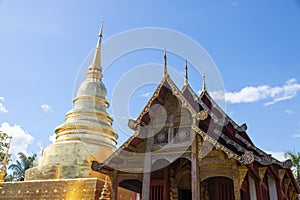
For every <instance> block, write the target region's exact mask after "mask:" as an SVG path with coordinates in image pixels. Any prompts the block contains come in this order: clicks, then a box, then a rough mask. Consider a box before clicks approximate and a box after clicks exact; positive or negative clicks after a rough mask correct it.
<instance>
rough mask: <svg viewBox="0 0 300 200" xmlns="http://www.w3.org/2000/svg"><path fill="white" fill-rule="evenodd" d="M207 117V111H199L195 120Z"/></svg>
mask: <svg viewBox="0 0 300 200" xmlns="http://www.w3.org/2000/svg"><path fill="white" fill-rule="evenodd" d="M207 117H208V111H207V110H201V111H200V112H199V113H198V115H197V119H198V120H202V121H203V120H205V119H206V118H207Z"/></svg>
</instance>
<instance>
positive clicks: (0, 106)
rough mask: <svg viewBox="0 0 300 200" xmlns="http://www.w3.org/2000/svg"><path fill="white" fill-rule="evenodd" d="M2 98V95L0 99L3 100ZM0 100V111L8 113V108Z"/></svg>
mask: <svg viewBox="0 0 300 200" xmlns="http://www.w3.org/2000/svg"><path fill="white" fill-rule="evenodd" d="M4 100H5V99H4V97H0V101H2V102H4ZM2 102H0V112H3V113H8V110H7V109H6V108H5V107H4V105H3V103H2Z"/></svg>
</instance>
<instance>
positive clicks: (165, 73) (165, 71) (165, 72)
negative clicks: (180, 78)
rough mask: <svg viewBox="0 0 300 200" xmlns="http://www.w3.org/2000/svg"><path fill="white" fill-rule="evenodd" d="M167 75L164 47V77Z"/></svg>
mask: <svg viewBox="0 0 300 200" xmlns="http://www.w3.org/2000/svg"><path fill="white" fill-rule="evenodd" d="M167 75H168V69H167V50H166V47H165V51H164V77H165V76H167Z"/></svg>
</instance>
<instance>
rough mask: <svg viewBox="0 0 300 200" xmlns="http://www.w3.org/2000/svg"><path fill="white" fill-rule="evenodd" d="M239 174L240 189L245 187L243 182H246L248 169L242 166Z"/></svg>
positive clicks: (239, 168)
mask: <svg viewBox="0 0 300 200" xmlns="http://www.w3.org/2000/svg"><path fill="white" fill-rule="evenodd" d="M238 172H239V184H240V185H239V186H240V189H241V187H242V186H243V182H244V180H245V177H246V175H247V173H248V168H247V167H245V166H242V167H238Z"/></svg>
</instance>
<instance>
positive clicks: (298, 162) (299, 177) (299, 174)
mask: <svg viewBox="0 0 300 200" xmlns="http://www.w3.org/2000/svg"><path fill="white" fill-rule="evenodd" d="M284 155H285V157H286V158H290V159H291V160H292V162H293V167H294V174H295V178H296V181H297V182H298V183H299V182H300V153H299V152H297V153H296V152H295V151H294V153H293V152H291V151H288V152H286V153H285V154H284Z"/></svg>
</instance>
